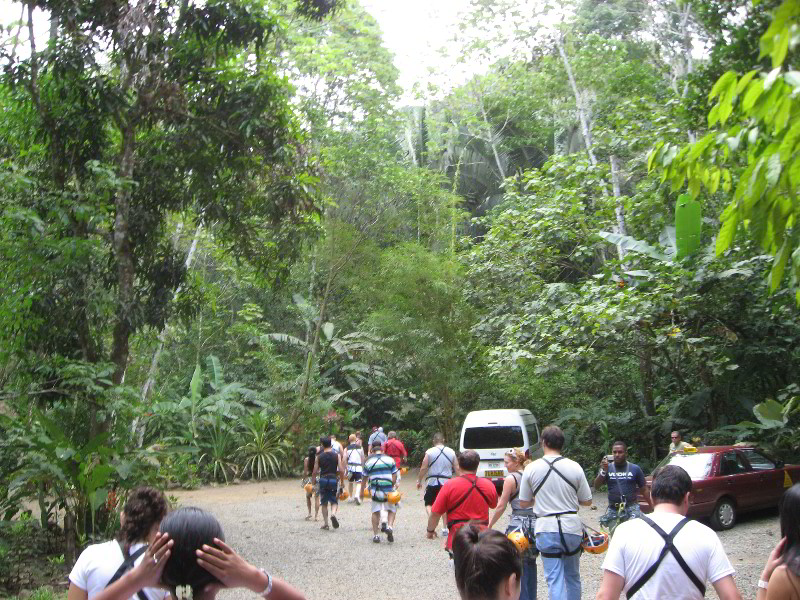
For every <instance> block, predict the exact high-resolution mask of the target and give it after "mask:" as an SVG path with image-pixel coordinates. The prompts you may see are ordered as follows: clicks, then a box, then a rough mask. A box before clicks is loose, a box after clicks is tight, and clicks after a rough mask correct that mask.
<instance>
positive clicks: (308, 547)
mask: <svg viewBox="0 0 800 600" xmlns="http://www.w3.org/2000/svg"><path fill="white" fill-rule="evenodd" d="M415 481H416V475H415V473H414V472H413V471H412V472H411V473H409V474H408V475H407V476H406V477H405V478H404V479H403V481H402V482H401V484H400V490H401V491H402V492H403V502H402V508H401V509H400V511H399V512H398V516H397V523H396V525H395V538H396V541H395V543H394V544H388V543H386V540H385V538H384V539H383V541H382V543H381V544H374V543H372V541H371V538H372V530H371V527H370V524H369V517H370V514H369V505H368V504H364V505H362V506H357V505H354V504H347V503H343V504H342V505H341V507H340V509H339V520H340V522H341V527H340V528H339V529H338V530H335V531H333V530H331V531H321V530H320V528H319V527H320V525H321V522H317V523H315V522H313V521H311V522H309V521H305V516H306V507H305V497H304V493H303V490H302V489H301V488H300V482H299V480H282V481H271V482H269V483H248V484H240V485H235V486H228V487H216V488H203V489H200V490H193V491H186V492H177V493H176V492H173V494H174V495H175V496H177V497H178V499H179V501H180V504H181V505H182V506H200V507H202V508H205V509H207V510H210V511H212V512H213V513H214V514H215V515H216V516H217V517H218V518H219V520H220V522H221V523H222V525H223V527H224V529H225V535H226V538H227V540H228V541H229V542H230V543H231V545H232V546H233V547H234V548H235V549H236V550H237V552H239V553H240V554H241V555H242V556H244V557H245V558H246V559H247V560H249V561H250V562H252V563H253V564H255V565H257V566H263V567H264V568H265V569H267V570H268V571H269V572H271V573H273V574H275V575H277V576H279V577H282V578H283V579H286V580H287V581H289V582H290V583H292V584H293V585H295V586H297V587H298V588H300V589H301V590H303V591H304V592H305V594H306V597H307V598H308V600H343V599H345V598H348V597H359V598H369V599H372V598H380V599H381V600H456V599H457V598H458V592H457V591H456V587H455V581H454V579H453V575H452V570H451V569H450V567H449V565H448V560H447V554H446V553H445V552H444V550H443V549H442V547H443V541H442V540H441V539H439V540H437V541H431V540H427V539H425V525H426V515H425V508H424V506H423V503H422V492H419V491H417V489H416V487H415V486H414V483H415ZM595 503H596V505H597V507H598V510H589V509H581V517H582V518H583V519H584V521H585V522H586V523H587V524H589V525H591V526H594V527H597V526H598V523H597V519H598V518H599V516H600V515H601V514H603V512H604V510H605V507H606V498H605V494H597V495H596V496H595ZM321 518H322V517H321V516H320V520H321ZM501 523H502V525H503V527H505V523H506V520H505V518H504V519H501ZM778 533H779V525H778V518H777V511H774V510H773V511H766V512H761V513H757V514H755V515H753V516H744V517H743V518H742V522H740V523H739V524H738V525H737V526H736V527H734V528H733V529H732V530H730V531H727V532H722V533H721V535H720V539H721V540H722V543H723V545H724V546H725V550H726V551H727V553H728V557H729V558H730V560H731V563H733V566H734V568H735V569H736V571H737V573H736V579H737V585H738V587H739V589H740V591H741V592H742V597H744V598H750V597H754V596H755V589H756V583H757V581H758V578H759V574H760V573H761V569H762V567H763V565H764V562H765V561H766V558H767V556H768V555H769V553H770V551H771V550H772V547H773V546H774V545H775V543H776V542H777V540H778ZM602 559H603V556H602V555H600V556H596V555H592V554H584V555H583V557H582V558H581V575H582V580H583V597H584V598H594V595H595V593H596V591H597V588H598V586H599V583H600V580H601V578H602V568H601V565H602ZM537 575H538V580H539V594H538V597H539V598H547V586H546V584H545V582H544V578H543V577H542V569H541V561H539V563H538V573H537ZM709 587H710V586H709ZM708 597H709V598H715V597H716V595H715V594H714V592H713V588H710V591H709V594H708ZM218 598H221V599H226V598H251V599H252V598H255V596H254V595H253V594H251V593H249V592H247V591H243V590H232V591H229V592H227V591H224V592H222V593H220V595H219V596H218Z"/></svg>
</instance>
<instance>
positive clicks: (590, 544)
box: [581, 531, 608, 554]
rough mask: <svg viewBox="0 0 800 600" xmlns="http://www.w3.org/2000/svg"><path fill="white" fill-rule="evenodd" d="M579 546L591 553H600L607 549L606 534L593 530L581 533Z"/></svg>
mask: <svg viewBox="0 0 800 600" xmlns="http://www.w3.org/2000/svg"><path fill="white" fill-rule="evenodd" d="M581 546H582V547H583V549H584V550H586V552H589V553H591V554H602V553H603V552H605V551H606V550H608V534H607V533H600V532H599V531H595V532H593V533H587V532H584V533H583V541H582V542H581Z"/></svg>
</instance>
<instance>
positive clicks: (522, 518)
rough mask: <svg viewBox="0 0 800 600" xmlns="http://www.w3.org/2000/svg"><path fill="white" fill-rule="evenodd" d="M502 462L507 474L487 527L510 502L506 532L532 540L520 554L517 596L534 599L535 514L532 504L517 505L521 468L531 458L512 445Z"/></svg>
mask: <svg viewBox="0 0 800 600" xmlns="http://www.w3.org/2000/svg"><path fill="white" fill-rule="evenodd" d="M503 462H504V463H505V466H506V469H507V470H508V475H507V476H506V478H505V480H504V481H503V492H502V494H501V495H500V499H499V500H498V501H497V509H496V510H495V511H494V514H493V515H492V518H491V520H490V521H489V528H490V529H491V528H492V527H494V525H495V523H497V521H498V520H499V519H500V517H502V516H503V513H504V512H505V511H506V507H507V506H508V505H509V504H510V505H511V519H510V520H509V523H508V527H507V528H506V535H508V534H509V533H511V532H512V531H521V532H522V533H523V534H525V536H526V537H527V538H528V540H529V541H530V542H531V547H530V548H528V549H527V550H526V551H525V553H524V554H523V556H522V588H521V590H522V591H521V592H520V596H519V597H520V600H536V556H537V555H538V554H539V552H538V551H537V550H536V540H535V538H534V534H533V531H534V526H535V524H536V517H534V515H533V509H532V508H522V507H521V506H520V499H519V488H520V482H521V481H522V470H523V469H524V468H525V466H526V465H528V463H530V461H529V460H528V459H527V458H526V457H525V452H524V451H523V450H522V448H511V450H509V451H508V452H506V453H505V456H504V457H503Z"/></svg>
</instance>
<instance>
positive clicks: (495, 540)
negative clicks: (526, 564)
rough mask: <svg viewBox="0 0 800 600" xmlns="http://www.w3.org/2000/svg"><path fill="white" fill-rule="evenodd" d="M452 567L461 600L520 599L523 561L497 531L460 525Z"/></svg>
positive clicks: (507, 540)
mask: <svg viewBox="0 0 800 600" xmlns="http://www.w3.org/2000/svg"><path fill="white" fill-rule="evenodd" d="M453 567H454V570H455V575H456V587H457V588H458V595H459V596H460V598H461V600H516V599H517V598H520V597H521V596H520V575H521V573H522V561H521V560H520V556H519V552H517V548H516V547H515V546H514V544H513V543H512V542H511V540H509V539H508V538H507V537H506V536H504V535H503V534H502V533H500V532H499V531H493V530H491V529H487V530H484V531H481V530H480V529H479V528H478V527H475V526H474V525H465V526H464V527H462V528H461V529H460V530H459V532H458V533H457V534H456V536H455V537H454V539H453Z"/></svg>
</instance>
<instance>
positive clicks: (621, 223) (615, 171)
mask: <svg viewBox="0 0 800 600" xmlns="http://www.w3.org/2000/svg"><path fill="white" fill-rule="evenodd" d="M610 161H611V187H612V189H613V190H614V198H615V199H616V208H615V213H616V216H617V233H619V234H620V235H628V233H627V228H626V227H625V207H624V206H622V186H621V185H620V180H619V160H618V159H617V157H616V155H614V154H612V155H611V157H610ZM617 254H618V255H619V259H620V260H622V259H623V258H625V249H624V248H623V247H622V245H621V244H617Z"/></svg>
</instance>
